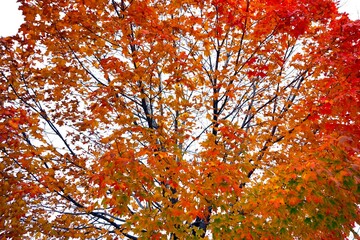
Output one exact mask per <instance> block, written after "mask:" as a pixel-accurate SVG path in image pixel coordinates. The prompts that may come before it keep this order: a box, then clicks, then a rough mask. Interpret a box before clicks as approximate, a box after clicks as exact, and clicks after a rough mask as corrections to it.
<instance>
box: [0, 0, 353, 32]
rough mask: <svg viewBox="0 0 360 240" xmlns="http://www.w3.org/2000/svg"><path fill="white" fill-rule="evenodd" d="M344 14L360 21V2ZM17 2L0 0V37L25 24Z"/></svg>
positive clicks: (345, 6) (345, 1)
mask: <svg viewBox="0 0 360 240" xmlns="http://www.w3.org/2000/svg"><path fill="white" fill-rule="evenodd" d="M314 1H316V0H314ZM340 2H341V4H340V6H341V8H340V10H341V11H342V12H347V13H348V14H349V16H350V18H351V19H353V20H356V19H360V0H340ZM18 6H19V5H18V4H17V3H16V0H0V37H6V36H11V35H15V34H16V32H17V30H18V29H19V27H20V24H21V23H22V22H23V17H22V15H21V12H20V11H19V10H18Z"/></svg>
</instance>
